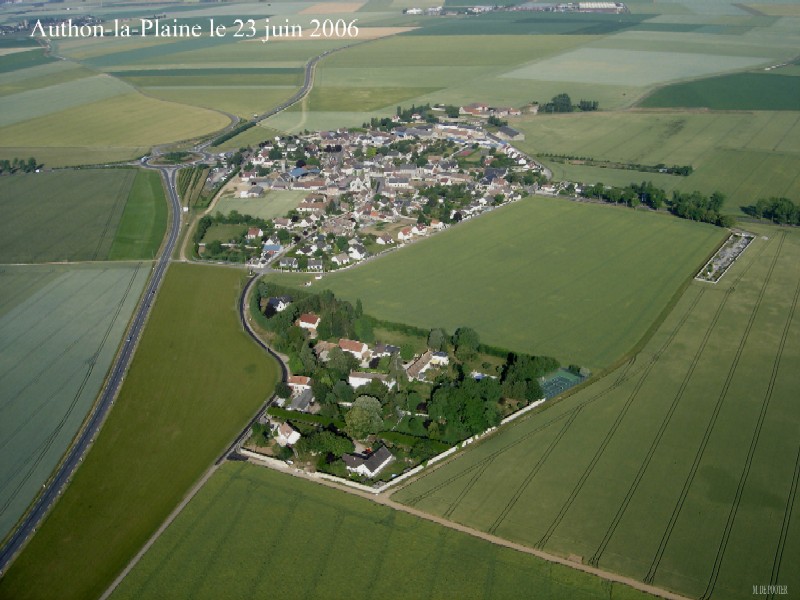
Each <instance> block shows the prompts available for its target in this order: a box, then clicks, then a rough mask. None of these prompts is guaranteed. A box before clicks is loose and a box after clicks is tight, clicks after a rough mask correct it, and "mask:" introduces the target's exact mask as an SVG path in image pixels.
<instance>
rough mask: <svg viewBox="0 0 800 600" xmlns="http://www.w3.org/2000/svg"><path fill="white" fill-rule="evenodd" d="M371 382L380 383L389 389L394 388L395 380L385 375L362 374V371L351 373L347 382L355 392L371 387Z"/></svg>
mask: <svg viewBox="0 0 800 600" xmlns="http://www.w3.org/2000/svg"><path fill="white" fill-rule="evenodd" d="M371 381H380V382H381V383H382V384H383V385H385V386H386V387H387V388H389V389H392V388H393V387H394V379H389V376H388V375H384V374H383V373H361V372H360V371H351V372H350V376H349V377H348V378H347V382H348V383H349V384H350V385H351V387H352V388H353V389H354V390H357V389H358V388H360V387H362V386H365V385H369V383H370V382H371Z"/></svg>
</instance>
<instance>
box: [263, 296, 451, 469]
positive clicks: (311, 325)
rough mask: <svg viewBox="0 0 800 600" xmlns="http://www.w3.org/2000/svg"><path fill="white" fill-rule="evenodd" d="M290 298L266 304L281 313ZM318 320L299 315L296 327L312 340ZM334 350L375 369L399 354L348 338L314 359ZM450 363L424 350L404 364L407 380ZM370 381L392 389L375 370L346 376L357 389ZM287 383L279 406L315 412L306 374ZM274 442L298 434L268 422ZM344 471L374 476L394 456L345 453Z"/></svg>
mask: <svg viewBox="0 0 800 600" xmlns="http://www.w3.org/2000/svg"><path fill="white" fill-rule="evenodd" d="M291 301H292V299H291V298H290V297H288V296H280V297H274V298H269V299H268V300H267V302H266V305H268V306H271V307H273V309H274V310H277V311H279V312H280V311H282V310H285V309H286V307H288V306H289V304H291ZM320 320H321V319H320V317H319V316H318V315H315V314H313V313H304V314H301V315H300V316H299V317H298V318H297V321H296V323H295V324H296V325H298V326H299V327H301V328H303V329H306V330H307V331H309V333H310V334H311V336H312V337H315V336H316V329H317V327H318V326H319V323H320ZM333 348H339V349H340V350H342V352H347V353H348V354H351V355H352V356H354V357H355V358H356V359H357V360H358V361H359V365H360V367H361V368H362V369H369V368H374V367H375V366H377V363H378V361H380V359H381V358H383V357H386V356H392V355H395V354H399V353H400V348H399V347H398V346H392V345H390V344H383V343H380V342H378V343H376V344H374V345H373V346H372V347H370V346H369V344H367V343H365V342H362V341H359V340H351V339H347V338H341V339H340V340H339V341H338V342H336V343H333V342H326V341H320V342H317V344H316V345H315V346H314V351H315V353H316V354H317V357H318V358H319V360H321V361H322V362H326V361H327V360H328V354H329V352H330V351H331V350H332V349H333ZM449 364H450V358H449V356H448V354H447V352H434V351H430V350H428V351H426V352H424V353H423V354H422V355H419V356H415V357H414V358H413V359H412V360H411V361H408V362H407V363H405V364H404V365H403V368H404V369H405V371H406V375H407V376H408V378H409V379H417V380H423V379H424V378H425V374H426V372H427V371H428V370H429V369H431V368H432V367H444V366H447V365H449ZM373 381H380V382H381V383H382V384H383V385H385V386H386V387H387V388H389V389H392V388H393V387H394V386H395V384H396V381H395V380H394V379H392V378H391V377H390V376H389V375H388V374H386V373H381V372H378V371H376V370H372V371H366V370H364V371H351V372H350V374H349V377H348V383H349V384H350V386H351V387H352V388H353V389H354V390H357V389H359V388H360V387H362V386H365V385H369V384H370V383H371V382H373ZM287 383H288V385H289V389H290V392H291V394H290V397H289V398H287V399H286V400H279V401H278V405H279V406H283V407H284V408H288V409H289V410H292V411H299V412H306V413H315V412H317V411H318V410H319V406H318V405H317V404H315V403H314V395H313V391H312V386H311V383H312V381H311V378H310V377H307V376H305V375H291V376H290V377H289V378H288V380H287ZM271 424H272V428H273V431H274V433H275V440H276V442H277V443H278V444H279V445H280V446H293V445H294V444H296V443H297V442H298V441H299V440H300V439H301V434H300V432H298V431H297V430H296V429H294V428H293V427H292V426H291V425H289V424H288V423H285V422H282V421H280V420H277V419H275V420H273V421H271ZM342 459H343V461H344V463H345V466H346V467H347V470H348V471H350V472H353V473H357V474H359V475H362V476H365V477H370V478H371V477H375V476H376V475H378V474H379V473H380V471H381V470H383V468H384V467H385V466H386V465H388V464H389V463H390V462H391V461H392V460H393V459H394V457H393V456H392V454H391V452H390V451H389V450H388V449H386V448H385V447H382V448H380V449H378V450H376V451H374V452H371V451H368V452H364V453H360V454H346V455H344V456H343V457H342Z"/></svg>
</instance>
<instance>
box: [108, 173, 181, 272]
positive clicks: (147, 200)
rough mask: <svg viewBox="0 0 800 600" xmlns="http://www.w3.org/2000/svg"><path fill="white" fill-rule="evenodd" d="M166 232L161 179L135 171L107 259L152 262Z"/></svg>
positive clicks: (165, 203)
mask: <svg viewBox="0 0 800 600" xmlns="http://www.w3.org/2000/svg"><path fill="white" fill-rule="evenodd" d="M166 230H167V199H166V198H165V197H164V186H163V183H162V181H161V175H160V174H159V173H157V172H155V171H138V172H137V173H136V178H135V179H134V180H133V186H132V187H131V191H130V194H129V195H128V201H127V202H126V203H125V210H124V211H123V213H122V219H121V220H120V222H119V226H118V227H117V232H116V235H115V236H114V244H113V245H112V246H111V250H110V252H109V253H108V259H109V260H131V259H136V258H144V259H147V258H150V259H153V258H155V256H156V253H157V252H158V249H159V247H160V246H161V240H163V239H164V232H165V231H166Z"/></svg>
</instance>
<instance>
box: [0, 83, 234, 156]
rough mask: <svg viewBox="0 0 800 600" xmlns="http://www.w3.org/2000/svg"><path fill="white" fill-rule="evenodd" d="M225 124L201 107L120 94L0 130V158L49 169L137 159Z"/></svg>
mask: <svg viewBox="0 0 800 600" xmlns="http://www.w3.org/2000/svg"><path fill="white" fill-rule="evenodd" d="M228 123H229V120H228V118H227V117H225V116H224V115H221V114H219V113H215V112H212V111H209V110H206V109H203V108H199V107H191V106H185V105H181V104H175V103H171V102H164V101H162V100H155V99H152V98H147V97H144V96H142V95H141V94H138V93H132V94H124V95H120V96H115V97H113V98H109V99H107V100H101V101H98V102H91V103H88V104H83V105H82V106H76V107H73V108H69V109H67V110H63V111H60V112H57V113H53V114H49V115H46V116H43V117H39V118H36V119H31V120H29V121H24V122H22V123H16V124H14V125H9V126H6V127H3V128H0V140H2V141H1V142H0V143H1V144H2V146H0V153H2V154H3V155H5V156H11V157H13V156H14V155H17V156H25V157H28V156H35V157H36V158H37V159H38V160H39V162H44V164H45V165H47V166H58V165H65V164H81V162H84V161H87V160H88V161H89V162H106V161H111V160H115V159H116V160H119V159H121V158H135V157H136V156H138V155H139V154H140V153H143V152H145V151H147V149H149V148H150V147H151V146H152V145H154V144H161V143H166V142H170V141H176V140H182V139H188V138H193V137H196V136H198V135H202V134H207V133H211V132H213V131H217V130H219V129H221V128H223V127H225V126H226V125H227V124H228ZM73 148H80V149H82V150H80V151H78V152H77V153H73V152H71V149H73Z"/></svg>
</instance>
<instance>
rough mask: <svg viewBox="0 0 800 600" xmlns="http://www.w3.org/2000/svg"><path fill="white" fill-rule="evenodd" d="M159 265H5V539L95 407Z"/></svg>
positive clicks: (0, 372)
mask: <svg viewBox="0 0 800 600" xmlns="http://www.w3.org/2000/svg"><path fill="white" fill-rule="evenodd" d="M149 274H150V265H149V263H148V264H138V265H133V264H129V265H111V264H105V265H92V266H80V267H77V266H70V267H65V266H51V265H36V266H25V267H9V266H4V267H2V268H0V288H1V289H2V290H3V292H2V295H1V298H0V340H2V342H0V387H2V389H3V394H2V396H3V399H2V402H0V415H1V416H0V538H2V537H4V536H5V535H6V534H7V533H8V532H9V531H10V530H11V528H12V527H13V525H14V524H15V523H16V522H17V520H18V519H19V518H20V517H21V516H22V514H23V512H24V511H25V509H26V508H27V507H28V504H29V503H30V502H31V501H32V500H33V498H34V496H35V495H36V493H37V492H38V490H39V489H40V488H41V487H42V484H43V483H44V482H45V481H46V480H47V478H48V477H49V476H50V473H51V472H52V470H53V468H54V467H55V466H56V464H57V463H58V461H59V460H60V459H61V456H62V455H63V453H64V451H65V450H66V449H67V447H68V445H69V443H70V442H71V441H72V438H73V436H74V435H75V434H76V433H77V431H78V429H79V427H80V425H81V423H82V422H83V419H84V418H85V417H86V413H87V412H88V410H89V408H90V407H91V406H92V404H93V403H94V401H95V398H96V396H97V393H98V392H99V390H100V387H101V385H102V383H103V380H104V378H105V376H106V372H107V371H108V368H109V366H110V365H111V361H112V359H113V358H114V355H115V354H116V352H117V345H118V344H119V341H120V339H121V338H122V335H123V333H124V331H125V328H126V327H127V325H128V319H129V318H130V315H131V313H132V312H133V309H134V307H135V306H136V303H137V302H138V300H139V295H140V294H141V292H142V289H143V288H144V284H145V282H146V281H147V277H148V276H149Z"/></svg>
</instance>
